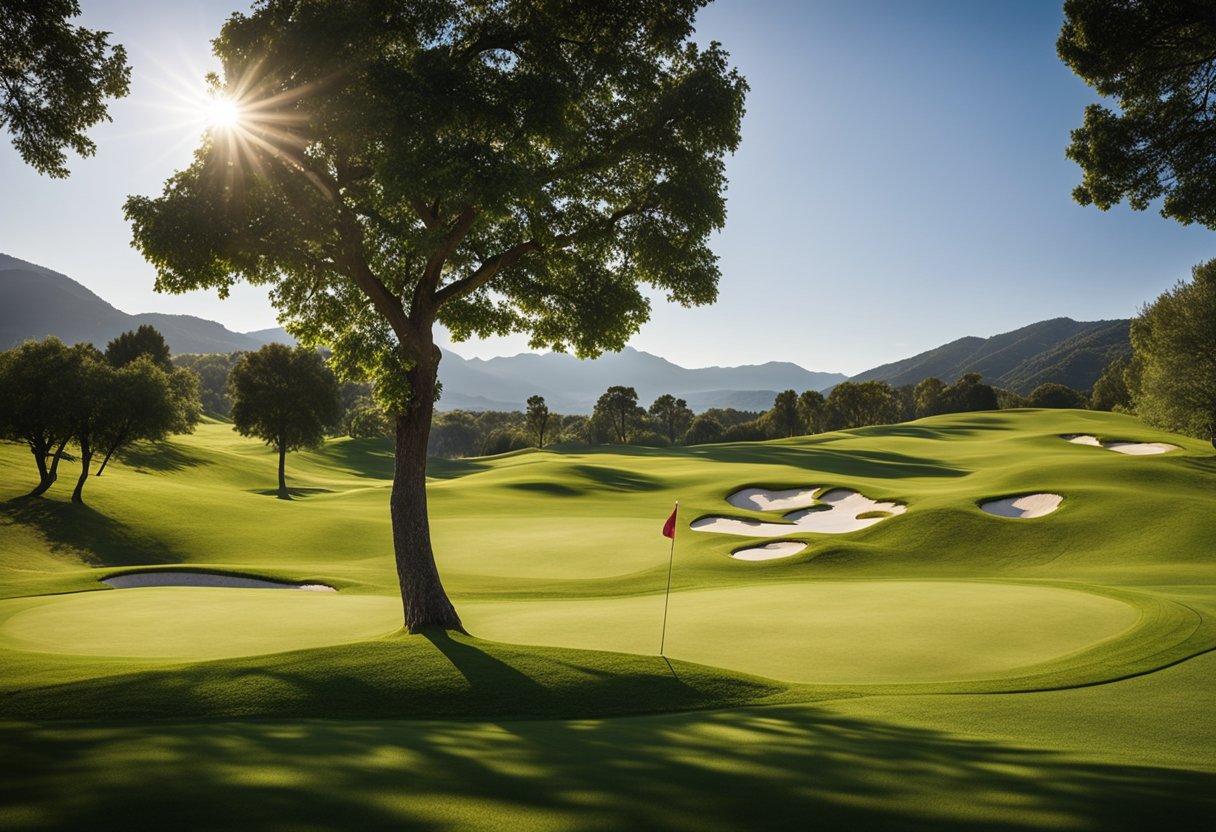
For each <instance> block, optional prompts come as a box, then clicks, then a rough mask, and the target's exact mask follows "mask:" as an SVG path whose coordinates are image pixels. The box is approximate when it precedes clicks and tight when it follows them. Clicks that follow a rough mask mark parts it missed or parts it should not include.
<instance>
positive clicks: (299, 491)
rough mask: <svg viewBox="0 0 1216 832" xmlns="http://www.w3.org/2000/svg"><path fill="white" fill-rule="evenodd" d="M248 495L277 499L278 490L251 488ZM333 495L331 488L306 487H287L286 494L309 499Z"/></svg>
mask: <svg viewBox="0 0 1216 832" xmlns="http://www.w3.org/2000/svg"><path fill="white" fill-rule="evenodd" d="M249 493H250V494H261V495H263V496H266V497H277V496H279V489H277V488H251V489H249ZM334 493H336V492H335V491H334V490H333V489H332V488H306V487H301V488H291V487H289V488H288V489H287V494H288V496H290V497H310V496H312V495H314V494H334Z"/></svg>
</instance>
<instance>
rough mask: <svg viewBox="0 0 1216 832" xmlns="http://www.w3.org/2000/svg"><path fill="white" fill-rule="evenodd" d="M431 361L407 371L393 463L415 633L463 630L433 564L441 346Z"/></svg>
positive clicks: (397, 537) (400, 563) (400, 547)
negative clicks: (432, 486) (431, 501)
mask: <svg viewBox="0 0 1216 832" xmlns="http://www.w3.org/2000/svg"><path fill="white" fill-rule="evenodd" d="M431 355H432V358H431V360H430V361H426V362H423V361H419V362H418V363H417V364H416V365H415V366H414V368H413V369H412V370H410V371H409V372H408V373H407V378H408V379H409V382H410V386H411V401H410V404H409V406H408V407H407V409H406V411H405V412H404V413H400V414H398V415H397V442H396V459H395V462H394V469H393V495H392V498H391V501H390V505H391V506H392V518H393V550H394V553H395V555H396V558H397V579H398V582H399V583H400V585H401V600H402V603H403V605H404V608H405V627H406V629H407V630H409V631H410V632H411V633H417V632H420V631H421V630H423V629H426V628H428V627H442V628H444V629H445V630H459V631H460V632H462V633H463V632H465V629H464V625H463V624H461V623H460V616H458V615H457V614H456V609H455V608H454V607H453V606H452V602H451V601H449V600H448V596H447V593H446V592H444V590H443V583H442V582H441V581H440V580H439V570H438V569H437V568H436V567H435V554H434V552H433V551H432V549H431V526H430V521H429V519H428V517H427V510H426V443H427V438H428V436H429V435H430V432H431V417H432V415H433V414H434V410H435V380H436V377H437V375H438V372H439V349H438V348H437V347H433V346H432V347H431Z"/></svg>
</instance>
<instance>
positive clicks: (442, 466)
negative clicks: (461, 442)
mask: <svg viewBox="0 0 1216 832" xmlns="http://www.w3.org/2000/svg"><path fill="white" fill-rule="evenodd" d="M489 467H490V466H489V465H486V464H485V463H484V462H475V461H473V460H471V459H443V458H441V457H437V456H428V457H427V458H426V475H427V476H428V477H433V478H434V479H437V480H454V479H458V478H460V477H464V476H468V475H469V474H476V473H477V472H478V471H485V470H487V469H488V468H489ZM388 476H389V477H390V478H391V477H392V476H393V474H392V470H391V469H390V470H389V474H388Z"/></svg>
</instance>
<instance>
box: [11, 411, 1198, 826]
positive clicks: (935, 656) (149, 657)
mask: <svg viewBox="0 0 1216 832" xmlns="http://www.w3.org/2000/svg"><path fill="white" fill-rule="evenodd" d="M1068 433H1088V434H1092V435H1096V436H1100V437H1102V438H1103V439H1126V440H1137V441H1146V442H1162V441H1163V442H1170V443H1172V444H1175V445H1178V446H1179V447H1180V450H1178V451H1175V452H1173V453H1170V454H1165V455H1161V456H1146V457H1129V456H1125V455H1120V454H1114V453H1110V452H1109V451H1106V450H1104V449H1101V448H1094V447H1090V446H1083V445H1076V444H1070V443H1068V442H1065V441H1064V440H1062V439H1061V438H1060V435H1061V434H1068ZM391 462H392V460H391V454H390V453H389V451H388V448H387V447H386V446H385V445H384V443H377V442H374V441H369V440H349V439H340V440H334V441H331V442H329V443H327V445H326V446H325V447H324V448H323V449H322V450H320V451H318V452H314V453H304V454H293V455H291V456H290V457H289V460H288V481H289V485H290V486H291V487H292V490H293V494H294V495H295V497H296V499H294V500H291V501H281V500H277V499H275V498H274V496H273V495H274V489H273V486H274V473H275V471H274V463H275V460H274V457H273V454H272V453H271V452H270V451H268V450H267V449H266V448H264V447H263V446H261V445H259V444H257V443H255V442H252V441H250V440H247V439H243V438H241V437H238V436H236V435H235V434H234V433H233V432H232V431H231V429H230V426H228V425H225V424H222V423H217V422H213V423H207V424H204V425H202V426H200V428H199V430H198V431H197V432H196V433H195V434H194V435H192V436H187V437H178V438H175V439H173V440H172V441H170V442H168V443H163V444H160V445H157V446H149V447H147V448H141V449H138V450H137V451H136V452H134V453H132V454H129V455H128V456H127V457H126V458H125V459H124V460H123V461H122V463H121V464H119V465H117V466H115V465H113V464H112V465H111V467H110V468H108V469H107V471H106V474H105V476H104V477H102V478H100V479H98V480H96V481H90V483H89V485H88V487H87V489H86V491H85V497H86V499H87V500H88V501H89V502H88V505H87V506H85V507H81V506H75V505H71V504H70V503H69V502H68V501H67V499H66V498H67V494H68V493H69V491H70V489H69V488H68V484H67V483H66V482H65V483H63V484H59V485H57V486H56V487H55V488H54V489H52V490H51V492H49V494H48V495H47V497H45V498H42V499H36V500H25V499H19V495H20V494H21V493H22V491H23V490H24V489H26V488H28V487H29V486H32V484H33V483H32V481H31V480H32V477H31V474H32V471H33V465H32V461H31V460H30V459H29V454H28V452H27V451H25V450H24V449H23V448H21V447H19V446H17V445H0V598H5V599H7V600H0V719H8V720H10V722H9V723H8V724H7V726H6V727H5V728H3V729H0V760H4V761H5V764H6V768H7V769H8V770H7V771H6V777H5V778H3V780H2V781H0V782H2V783H3V785H2V786H0V789H2V790H3V791H2V794H3V800H2V802H0V826H3V827H4V828H6V829H8V828H12V829H47V828H71V827H76V826H81V825H84V824H85V823H86V822H87V824H88V825H90V826H94V827H101V828H107V827H112V828H119V827H124V828H131V826H132V825H133V826H140V825H143V826H146V827H149V828H151V827H158V826H164V825H168V824H169V822H170V821H175V822H176V824H177V825H178V826H181V825H183V823H184V825H185V826H187V827H189V826H193V827H195V828H208V827H214V826H216V825H220V824H221V823H222V822H227V821H225V820H224V818H225V817H227V816H226V815H225V813H226V812H228V811H230V810H229V809H228V808H227V802H226V801H225V802H215V801H209V800H208V799H207V797H206V795H208V794H209V793H210V792H213V791H215V790H223V791H225V793H227V794H230V795H231V796H233V797H234V798H239V800H240V803H241V805H242V806H243V807H244V809H243V811H245V812H246V813H247V814H246V815H245V816H243V818H242V822H244V823H246V825H255V824H257V825H264V826H277V827H280V828H293V829H308V828H330V827H333V826H338V825H356V826H366V827H369V828H376V827H389V826H393V827H395V828H400V826H401V825H402V824H407V825H408V824H412V825H415V826H418V827H421V828H435V829H445V828H453V829H455V828H471V827H472V828H501V827H502V826H512V825H513V826H520V827H526V828H574V829H604V828H619V827H621V826H626V825H633V826H639V827H642V828H672V829H716V828H722V829H729V828H739V827H740V826H744V825H751V826H755V825H764V826H769V827H790V828H793V827H797V828H805V826H806V823H807V819H808V818H810V817H813V818H814V819H815V821H816V822H817V823H820V822H821V823H825V824H827V825H829V826H832V825H838V826H844V825H850V826H860V827H864V826H872V827H879V828H926V829H950V828H959V829H969V828H993V829H998V828H1000V829H1006V828H1011V827H1019V826H1042V827H1058V828H1080V827H1094V828H1096V827H1103V828H1110V827H1120V826H1122V827H1125V828H1137V827H1143V826H1145V825H1148V824H1150V821H1153V819H1154V818H1155V817H1157V815H1154V808H1153V807H1154V806H1157V807H1159V806H1160V805H1161V804H1162V802H1166V803H1169V805H1171V807H1172V808H1171V812H1170V816H1169V818H1170V823H1171V825H1172V826H1173V827H1174V828H1188V827H1190V828H1204V825H1205V823H1206V821H1207V820H1208V819H1210V817H1211V811H1212V809H1213V805H1212V801H1211V798H1209V797H1206V796H1205V795H1210V794H1212V793H1213V791H1216V790H1214V789H1213V786H1214V785H1216V773H1214V772H1213V767H1212V766H1211V765H1210V760H1211V759H1213V758H1216V747H1214V746H1216V741H1214V738H1213V736H1212V733H1211V730H1210V725H1211V724H1212V723H1211V722H1210V719H1209V721H1208V722H1207V723H1206V727H1204V726H1195V727H1193V728H1188V727H1187V726H1188V725H1192V724H1193V723H1194V722H1196V721H1198V720H1201V719H1205V718H1207V717H1206V716H1205V715H1206V714H1209V713H1210V711H1211V705H1212V704H1213V703H1212V700H1211V693H1210V691H1211V690H1212V689H1213V688H1212V682H1213V681H1214V680H1213V678H1212V672H1213V671H1212V668H1213V659H1212V655H1216V654H1207V651H1210V650H1212V649H1213V648H1214V647H1216V564H1214V562H1213V549H1212V541H1214V540H1216V514H1214V513H1213V512H1211V511H1210V505H1211V494H1212V493H1213V488H1214V486H1216V460H1214V459H1213V457H1212V455H1211V450H1210V448H1209V447H1207V446H1205V445H1204V444H1203V443H1200V442H1197V441H1194V440H1190V439H1187V438H1185V437H1180V436H1177V435H1174V434H1170V433H1164V432H1161V431H1156V430H1153V429H1150V428H1147V427H1145V426H1144V425H1142V424H1140V423H1139V422H1137V421H1135V420H1133V419H1131V418H1129V417H1125V416H1118V415H1112V414H1103V413H1092V412H1086V411H1030V410H1027V411H1003V412H1000V413H980V414H956V415H951V416H943V417H935V418H932V419H926V420H921V421H919V422H914V423H910V424H904V425H895V426H884V427H877V428H866V429H861V430H856V431H846V432H842V433H835V434H826V435H822V436H816V437H803V438H798V439H792V440H783V441H778V442H768V443H738V444H729V445H715V446H701V447H694V448H687V449H666V450H657V449H643V448H611V447H609V448H594V449H587V448H563V449H560V450H558V451H553V450H546V451H528V452H517V453H513V454H508V455H503V456H501V457H491V458H483V459H473V460H457V461H433V463H432V465H431V466H430V469H429V474H430V475H431V481H430V484H429V487H428V497H429V502H430V506H431V514H432V519H433V528H434V538H435V544H436V550H437V553H438V560H439V565H440V569H441V572H442V574H443V577H444V581H445V584H446V585H447V587H448V589H449V591H450V592H451V594H452V596H453V598H454V600H455V602H456V604H457V607H458V609H459V610H460V611H461V613H462V614H463V615H464V616H465V620H466V623H467V624H468V625H469V629H470V631H471V632H472V633H473V634H474V636H475V637H464V636H454V637H453V636H446V635H443V634H438V633H431V634H427V635H424V636H408V635H405V634H403V633H401V632H400V631H399V629H398V622H399V599H398V598H397V597H396V576H395V574H394V572H393V567H392V559H391V556H390V554H389V553H390V552H391V541H390V535H389V529H388V523H387V497H388V491H389V487H390V482H389V480H388V479H387V478H388V477H389V476H391ZM73 474H74V472H71V470H70V466H69V470H68V472H67V473H66V474H65V481H66V480H68V479H72V478H73ZM747 486H758V487H763V488H769V489H785V488H804V487H810V486H819V487H825V488H826V487H842V488H851V489H855V490H857V491H860V492H861V493H863V494H865V495H866V496H867V497H870V498H872V499H875V500H895V501H898V502H900V503H906V504H907V506H908V509H907V511H906V512H905V513H903V514H901V515H897V516H894V517H890V518H887V519H884V520H883V521H882V522H880V523H877V524H875V525H874V526H871V527H869V528H867V529H864V530H861V531H857V532H853V533H849V534H844V535H824V534H814V533H806V532H801V533H799V532H795V533H792V534H791V535H790V536H789V537H790V539H794V540H799V541H803V542H806V543H808V544H809V546H808V549H807V550H806V551H805V552H804V553H802V554H799V555H796V556H793V557H790V558H784V559H780V560H774V561H765V562H741V561H738V560H735V559H732V558H730V557H729V555H730V553H731V552H732V551H734V550H735V549H737V548H739V547H740V546H743V545H748V544H749V543H751V542H756V543H759V542H765V541H761V540H755V541H749V539H747V538H741V537H734V536H728V535H716V534H700V533H694V532H690V531H689V530H688V523H689V522H691V521H692V520H694V519H696V518H698V517H702V516H706V515H729V516H735V517H742V518H749V519H765V520H773V519H779V517H780V514H779V513H775V514H774V513H765V512H753V511H745V510H739V509H735V508H733V507H732V506H730V505H728V504H727V503H726V501H725V498H726V496H727V495H729V494H731V493H733V492H734V491H736V490H738V489H740V488H744V487H747ZM1033 492H1051V493H1058V494H1062V495H1064V496H1065V500H1064V502H1063V504H1062V505H1061V507H1060V509H1059V510H1058V511H1056V512H1054V513H1052V514H1050V515H1048V516H1045V517H1041V518H1036V519H1032V520H1015V519H1008V518H1001V517H994V516H992V515H988V514H986V513H984V512H983V511H981V510H980V508H979V504H980V503H982V502H984V501H986V500H989V499H995V498H1000V497H1007V496H1014V495H1018V494H1026V493H1033ZM676 499H679V501H680V509H681V513H680V518H679V524H678V534H677V540H676V546H675V569H674V573H673V592H672V597H671V601H670V609H669V629H668V632H667V646H668V647H669V650H668V654H669V657H670V659H671V660H670V662H668V661H666V660H664V659H661V658H659V657H657V656H656V655H655V653H656V652H657V647H658V641H659V627H660V623H661V621H662V616H663V587H664V585H665V581H666V577H667V555H668V550H667V541H666V540H665V539H664V538H662V537H661V536H659V534H658V531H659V528H660V527H661V525H662V521H663V519H664V518H665V517H666V516H667V514H668V513H669V512H670V507H671V505H672V503H673V502H674V501H675V500H676ZM158 566H164V567H172V568H178V569H181V568H186V569H216V570H224V571H231V572H235V573H240V574H250V575H258V576H264V577H271V578H278V579H285V580H298V581H319V582H324V583H327V584H330V585H332V586H335V587H337V588H338V589H339V592H338V593H336V594H328V593H327V594H313V593H296V592H284V591H269V590H227V589H204V588H189V589H174V588H149V589H138V590H134V589H129V590H114V589H109V588H106V587H104V585H101V584H99V583H98V579H99V578H100V577H104V576H105V575H109V574H114V573H117V572H123V571H132V570H135V569H140V568H155V567H158ZM1205 654H1206V655H1205ZM1196 656H1198V657H1199V658H1193V657H1196ZM1118 680H1122V681H1118ZM1031 691H1038V692H1031ZM639 714H649V716H636V715H639ZM18 720H19V722H18ZM436 720H458V722H451V721H447V722H443V721H436ZM521 720H523V721H521ZM534 720H540V721H534ZM137 794H139V795H142V798H141V799H140V800H138V801H137V800H135V796H136V795H137ZM186 804H190V805H193V806H195V807H197V808H196V811H194V812H192V813H191V814H190V815H189V816H188V817H187V818H185V820H184V821H183V820H182V819H181V817H179V816H180V808H181V806H183V805H186ZM133 806H134V807H135V808H136V811H137V815H136V818H137V819H138V820H139V823H135V824H132V817H131V815H130V814H129V811H130V809H131V807H133Z"/></svg>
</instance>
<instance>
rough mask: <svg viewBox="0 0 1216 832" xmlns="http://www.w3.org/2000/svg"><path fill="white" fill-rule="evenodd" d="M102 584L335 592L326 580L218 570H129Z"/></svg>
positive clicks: (107, 579)
mask: <svg viewBox="0 0 1216 832" xmlns="http://www.w3.org/2000/svg"><path fill="white" fill-rule="evenodd" d="M101 582H102V583H103V584H109V585H110V586H112V587H114V588H115V589H135V588H138V587H145V586H218V587H227V588H229V589H303V590H306V591H309V592H336V591H337V590H335V589H334V588H333V587H332V586H326V585H325V584H296V583H291V582H289V581H268V580H266V579H264V578H246V577H244V576H241V575H222V574H220V573H218V572H172V571H169V570H157V571H155V572H128V573H127V574H125V575H111V576H110V577H108V578H102V579H101Z"/></svg>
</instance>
